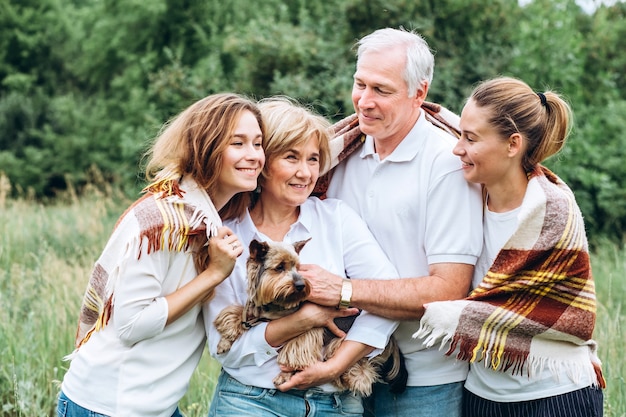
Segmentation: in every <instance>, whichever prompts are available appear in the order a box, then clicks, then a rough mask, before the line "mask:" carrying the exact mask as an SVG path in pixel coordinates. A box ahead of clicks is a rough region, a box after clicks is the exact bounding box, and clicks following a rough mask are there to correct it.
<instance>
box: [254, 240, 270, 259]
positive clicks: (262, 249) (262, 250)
mask: <svg viewBox="0 0 626 417" xmlns="http://www.w3.org/2000/svg"><path fill="white" fill-rule="evenodd" d="M269 248H270V245H268V244H267V242H259V241H258V240H256V239H252V242H250V257H251V258H252V259H254V260H256V261H257V262H263V259H265V255H267V251H268V250H269Z"/></svg>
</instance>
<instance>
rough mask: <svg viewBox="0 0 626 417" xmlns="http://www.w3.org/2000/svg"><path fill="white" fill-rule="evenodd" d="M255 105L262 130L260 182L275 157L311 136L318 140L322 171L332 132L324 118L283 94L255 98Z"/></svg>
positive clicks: (327, 161) (328, 156)
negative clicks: (261, 123) (263, 151)
mask: <svg viewBox="0 0 626 417" xmlns="http://www.w3.org/2000/svg"><path fill="white" fill-rule="evenodd" d="M259 109H260V110H261V115H262V116H263V122H264V123H265V130H266V136H265V140H264V144H263V149H264V150H265V166H264V167H263V171H262V172H261V176H260V177H259V183H260V184H261V185H262V184H263V182H264V181H265V178H267V171H268V169H269V166H270V165H271V163H272V161H273V160H274V159H275V158H277V157H278V156H279V155H282V154H283V153H285V152H287V151H288V150H289V149H292V148H294V147H295V146H299V145H301V144H304V143H306V142H307V141H308V140H309V139H311V138H316V139H317V140H318V143H319V148H320V156H319V162H320V172H323V170H324V168H325V167H326V165H327V164H329V163H330V148H329V141H330V137H331V133H332V132H331V124H330V122H329V121H328V120H326V119H325V118H324V117H322V116H320V115H318V114H316V113H314V112H313V111H312V110H310V109H307V108H306V107H304V106H303V105H301V104H299V103H298V102H296V101H295V100H293V99H291V98H288V97H285V96H276V97H270V98H266V99H263V100H261V101H259Z"/></svg>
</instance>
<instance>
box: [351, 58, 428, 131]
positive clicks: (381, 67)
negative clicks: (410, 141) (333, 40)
mask: <svg viewBox="0 0 626 417" xmlns="http://www.w3.org/2000/svg"><path fill="white" fill-rule="evenodd" d="M405 65H406V53H405V51H404V48H403V47H401V46H399V47H395V48H390V49H385V50H382V51H374V50H371V51H367V52H364V53H363V54H362V55H361V56H360V57H359V60H358V62H357V68H356V72H355V73H354V84H353V86H352V104H353V105H354V109H355V111H356V113H357V115H358V116H359V127H360V129H361V131H363V133H365V134H367V135H371V136H373V137H374V138H375V139H376V140H380V141H384V140H390V141H393V142H395V143H399V142H400V141H401V140H402V139H403V138H404V137H405V136H406V135H407V134H408V132H409V131H410V130H411V129H412V128H413V125H414V124H415V121H416V120H417V118H418V117H419V112H420V110H419V109H420V105H421V104H422V102H423V100H424V98H425V97H426V88H427V86H425V85H424V86H422V88H421V89H420V91H418V92H417V93H416V94H410V95H411V96H412V97H409V91H408V87H407V84H406V81H405V80H404V76H403V74H404V68H405Z"/></svg>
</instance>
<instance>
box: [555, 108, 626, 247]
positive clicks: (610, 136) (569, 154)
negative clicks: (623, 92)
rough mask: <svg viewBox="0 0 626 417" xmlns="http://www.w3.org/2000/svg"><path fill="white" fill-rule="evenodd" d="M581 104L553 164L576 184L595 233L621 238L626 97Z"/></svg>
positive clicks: (625, 220) (625, 210) (625, 225)
mask: <svg viewBox="0 0 626 417" xmlns="http://www.w3.org/2000/svg"><path fill="white" fill-rule="evenodd" d="M581 110H582V111H579V112H578V115H579V116H578V118H577V119H578V121H579V127H578V128H577V129H575V130H574V132H573V135H572V137H571V138H570V139H569V141H568V143H567V146H566V147H565V148H564V150H563V151H562V153H561V154H560V155H559V156H558V157H557V158H556V161H554V163H553V164H552V165H553V168H554V169H555V171H556V172H558V173H559V175H560V176H561V177H562V178H563V179H564V180H565V181H566V182H567V183H568V185H569V186H570V187H571V188H572V189H573V190H574V194H575V195H576V198H577V201H578V203H579V205H580V207H581V210H582V212H583V214H584V215H585V223H586V226H587V229H588V232H589V234H590V235H591V236H592V237H596V238H599V237H600V236H610V237H612V238H614V239H616V240H619V239H621V238H622V236H623V233H624V230H626V166H625V165H624V161H625V160H626V136H624V127H625V126H626V100H622V101H615V102H612V103H610V104H609V105H608V106H607V107H605V108H597V107H595V106H589V107H585V108H582V109H581ZM599 150H602V151H601V152H600V151H599Z"/></svg>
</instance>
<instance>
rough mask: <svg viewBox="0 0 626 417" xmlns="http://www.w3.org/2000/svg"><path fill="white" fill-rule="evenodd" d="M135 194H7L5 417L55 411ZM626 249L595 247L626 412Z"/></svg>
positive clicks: (609, 367) (203, 405) (0, 285)
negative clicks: (107, 253) (79, 331)
mask: <svg viewBox="0 0 626 417" xmlns="http://www.w3.org/2000/svg"><path fill="white" fill-rule="evenodd" d="M0 194H2V193H1V192H0ZM128 203H129V202H128V201H124V200H123V199H122V198H116V197H114V196H111V195H109V194H108V193H107V195H103V194H99V193H92V195H90V196H89V197H86V198H81V199H80V200H78V199H70V200H69V201H67V202H66V203H64V204H57V205H53V206H46V207H44V206H42V205H39V204H36V203H34V202H29V201H25V200H7V199H5V198H2V196H1V195H0V417H6V416H20V417H21V416H25V417H35V416H55V415H56V414H55V407H56V396H57V394H58V392H59V384H60V380H61V379H62V378H63V374H64V372H65V370H66V369H67V366H68V363H67V362H64V361H63V360H62V358H63V356H64V355H66V354H68V353H69V352H70V351H71V349H72V346H73V339H74V332H75V330H76V324H77V323H76V321H77V313H78V308H79V305H80V300H81V298H82V295H83V291H84V288H85V284H86V281H87V278H88V276H89V273H90V271H91V265H92V264H93V262H94V260H95V259H96V258H97V257H98V255H99V254H100V251H101V250H102V248H103V245H104V243H105V242H106V240H107V238H108V236H109V234H110V232H111V230H112V227H113V225H114V223H115V220H116V219H117V217H118V216H119V214H120V213H121V212H122V211H123V210H124V209H125V208H126V206H127V205H128ZM625 254H626V252H625V250H624V249H623V248H618V247H616V246H615V245H613V244H611V243H608V242H604V243H601V244H600V245H599V246H598V248H597V249H596V250H595V251H594V253H593V254H592V262H593V267H594V274H595V278H596V288H597V293H598V299H599V307H598V323H597V329H596V334H595V338H596V339H597V341H598V343H599V347H600V350H599V354H600V357H601V359H602V361H603V362H604V373H605V377H606V380H607V385H608V387H607V389H606V390H605V416H606V417H625V416H626V384H625V382H624V375H625V374H626V361H624V359H623V353H622V348H623V346H624V345H626V336H625V334H624V329H623V326H622V325H621V323H622V321H623V320H624V319H625V317H624V316H625V315H626V312H625V311H624V308H623V307H624V306H623V301H622V300H623V298H624V296H625V295H626V280H625V279H624V277H625V276H626V257H625ZM218 370H219V366H218V365H217V363H216V362H214V361H213V360H212V359H211V358H210V357H209V355H208V354H207V353H206V352H205V354H204V357H203V360H202V362H201V364H200V366H199V367H198V369H197V370H196V372H195V373H194V375H193V378H192V381H191V388H190V390H189V391H188V393H187V395H186V396H185V397H184V399H183V400H182V402H181V410H182V411H183V412H184V413H185V415H186V416H187V417H198V416H206V415H207V410H208V406H209V403H210V400H211V396H212V392H213V389H214V386H215V382H216V378H217V373H218Z"/></svg>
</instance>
